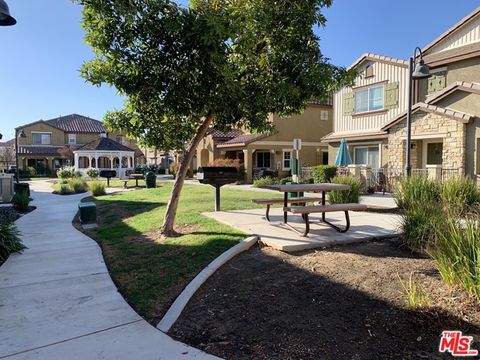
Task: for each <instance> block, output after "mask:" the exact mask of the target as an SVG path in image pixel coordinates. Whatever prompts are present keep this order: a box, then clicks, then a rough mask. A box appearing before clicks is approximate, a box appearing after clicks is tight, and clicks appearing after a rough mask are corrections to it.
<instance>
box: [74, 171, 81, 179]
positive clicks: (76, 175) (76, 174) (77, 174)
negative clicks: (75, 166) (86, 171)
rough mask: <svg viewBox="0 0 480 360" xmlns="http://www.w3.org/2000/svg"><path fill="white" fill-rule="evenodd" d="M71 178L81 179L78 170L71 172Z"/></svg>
mask: <svg viewBox="0 0 480 360" xmlns="http://www.w3.org/2000/svg"><path fill="white" fill-rule="evenodd" d="M73 177H75V178H81V177H83V174H82V172H81V171H80V170H76V171H74V172H73Z"/></svg>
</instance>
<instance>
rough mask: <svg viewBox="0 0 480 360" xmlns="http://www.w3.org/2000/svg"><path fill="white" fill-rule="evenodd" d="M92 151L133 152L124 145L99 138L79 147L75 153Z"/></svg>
mask: <svg viewBox="0 0 480 360" xmlns="http://www.w3.org/2000/svg"><path fill="white" fill-rule="evenodd" d="M92 150H100V151H133V152H134V151H135V150H133V149H131V148H129V147H127V146H125V145H122V144H120V143H119V142H116V141H115V140H112V139H109V138H105V137H99V138H98V139H96V140H93V141H91V142H89V143H88V144H85V145H83V146H81V147H79V148H78V149H77V150H75V151H92Z"/></svg>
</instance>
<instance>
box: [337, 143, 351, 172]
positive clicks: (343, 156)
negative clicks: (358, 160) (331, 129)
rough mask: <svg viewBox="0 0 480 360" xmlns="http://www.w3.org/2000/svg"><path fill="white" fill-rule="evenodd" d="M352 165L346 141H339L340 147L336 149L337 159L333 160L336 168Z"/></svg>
mask: <svg viewBox="0 0 480 360" xmlns="http://www.w3.org/2000/svg"><path fill="white" fill-rule="evenodd" d="M351 163H352V158H351V157H350V152H349V151H348V143H347V140H345V139H343V140H342V141H340V147H339V149H338V153H337V158H336V159H335V165H336V166H347V165H350V164H351Z"/></svg>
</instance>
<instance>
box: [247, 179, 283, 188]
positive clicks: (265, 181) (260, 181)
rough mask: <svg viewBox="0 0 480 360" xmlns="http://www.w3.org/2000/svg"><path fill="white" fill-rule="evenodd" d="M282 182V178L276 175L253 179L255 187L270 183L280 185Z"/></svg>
mask: <svg viewBox="0 0 480 360" xmlns="http://www.w3.org/2000/svg"><path fill="white" fill-rule="evenodd" d="M278 184H280V180H279V179H277V178H276V177H271V176H265V177H262V178H260V179H257V180H253V187H258V188H261V187H264V186H268V185H278Z"/></svg>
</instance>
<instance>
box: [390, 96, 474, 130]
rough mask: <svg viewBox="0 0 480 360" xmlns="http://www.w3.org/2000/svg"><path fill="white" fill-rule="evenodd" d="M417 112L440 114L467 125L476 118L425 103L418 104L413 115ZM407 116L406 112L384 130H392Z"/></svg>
mask: <svg viewBox="0 0 480 360" xmlns="http://www.w3.org/2000/svg"><path fill="white" fill-rule="evenodd" d="M417 111H426V112H431V113H435V114H438V115H443V116H446V117H449V118H451V119H453V120H457V121H459V122H462V123H465V124H466V123H469V122H470V121H471V120H472V119H473V118H474V116H473V115H470V114H466V113H463V112H460V111H456V110H451V109H445V108H441V107H439V106H435V105H432V104H426V103H423V102H419V103H416V104H415V105H414V106H413V108H412V114H414V113H416V112H417ZM406 116H407V113H406V112H404V113H403V114H400V115H399V116H397V117H396V118H395V119H393V120H392V121H390V122H389V123H388V124H386V125H385V126H384V127H382V130H388V129H390V128H391V127H392V126H393V125H395V124H397V123H399V122H400V121H402V120H403V119H404V118H405V117H406Z"/></svg>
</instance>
